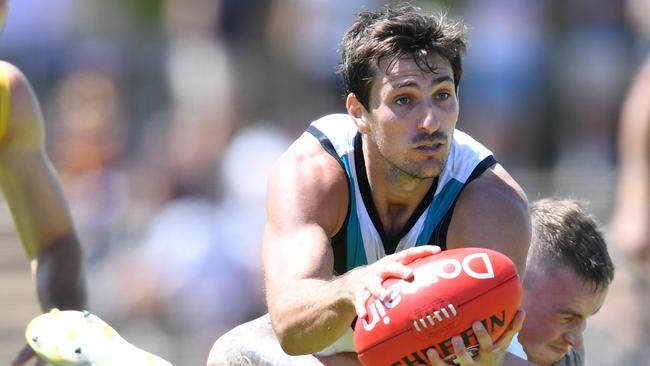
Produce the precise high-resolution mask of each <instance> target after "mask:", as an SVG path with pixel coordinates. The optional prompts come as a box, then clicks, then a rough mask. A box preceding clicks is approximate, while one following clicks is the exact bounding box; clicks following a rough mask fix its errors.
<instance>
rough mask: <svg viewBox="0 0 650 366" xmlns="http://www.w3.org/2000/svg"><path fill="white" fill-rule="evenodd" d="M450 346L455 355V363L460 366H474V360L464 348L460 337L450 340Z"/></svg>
mask: <svg viewBox="0 0 650 366" xmlns="http://www.w3.org/2000/svg"><path fill="white" fill-rule="evenodd" d="M451 345H452V346H453V347H454V353H455V354H456V360H457V362H458V363H459V364H460V365H462V366H471V365H474V360H473V359H472V356H471V355H470V354H469V352H468V351H467V348H465V343H464V342H463V338H462V337H461V336H454V337H452V338H451Z"/></svg>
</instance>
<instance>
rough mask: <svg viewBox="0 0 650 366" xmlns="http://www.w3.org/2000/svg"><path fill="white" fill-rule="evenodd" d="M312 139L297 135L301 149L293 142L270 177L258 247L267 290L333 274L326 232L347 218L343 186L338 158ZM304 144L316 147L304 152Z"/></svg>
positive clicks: (324, 277) (333, 231) (334, 228)
mask: <svg viewBox="0 0 650 366" xmlns="http://www.w3.org/2000/svg"><path fill="white" fill-rule="evenodd" d="M312 143H317V142H315V141H310V140H309V139H308V137H306V136H303V137H301V139H299V144H298V150H299V151H300V152H299V153H298V154H296V152H295V151H292V150H291V149H296V146H292V148H290V152H289V153H288V154H285V155H286V156H283V157H282V158H281V159H280V161H279V162H278V163H277V164H276V167H275V168H274V170H273V173H272V174H271V177H270V179H269V186H268V191H267V224H266V227H265V232H264V241H263V253H262V254H263V263H264V273H265V280H266V285H267V291H269V294H272V293H274V289H284V288H286V287H287V286H288V285H291V283H293V282H294V281H300V280H302V279H323V280H329V279H331V277H332V274H333V264H334V258H333V251H332V248H331V245H330V237H331V236H332V235H333V234H334V233H335V232H336V231H337V230H338V229H339V228H340V225H341V223H342V221H343V220H344V218H345V213H346V210H347V206H346V204H347V190H346V189H345V188H344V187H342V186H341V174H342V173H341V171H340V167H339V166H338V165H337V163H336V161H334V159H333V158H332V157H331V156H329V155H323V154H326V153H320V148H319V147H318V146H313V145H312ZM301 144H302V145H303V146H301ZM304 145H307V146H308V147H307V148H306V150H307V151H310V149H314V150H315V152H313V153H307V154H305V153H303V152H302V151H303V150H305V148H304ZM296 155H297V156H296ZM343 179H344V176H343ZM343 184H345V181H344V180H343Z"/></svg>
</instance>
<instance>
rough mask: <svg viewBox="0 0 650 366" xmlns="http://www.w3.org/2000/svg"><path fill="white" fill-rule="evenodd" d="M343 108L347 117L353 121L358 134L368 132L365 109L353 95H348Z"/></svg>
mask: <svg viewBox="0 0 650 366" xmlns="http://www.w3.org/2000/svg"><path fill="white" fill-rule="evenodd" d="M345 106H346V107H347V110H348V115H350V117H352V119H353V120H354V123H355V124H356V125H357V128H358V129H359V132H362V133H364V132H368V122H367V119H366V118H367V111H366V107H364V106H363V104H362V103H361V101H359V99H358V98H357V96H356V95H355V94H354V93H350V94H348V97H347V98H346V100H345Z"/></svg>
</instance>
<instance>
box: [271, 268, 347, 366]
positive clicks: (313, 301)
mask: <svg viewBox="0 0 650 366" xmlns="http://www.w3.org/2000/svg"><path fill="white" fill-rule="evenodd" d="M347 281H348V279H347V276H342V277H339V278H336V279H333V280H331V281H325V280H318V279H305V280H300V281H296V282H295V283H294V284H293V285H291V286H285V287H284V288H283V290H282V291H281V293H278V294H276V295H277V296H270V297H269V313H270V315H271V321H272V324H273V329H274V331H275V333H276V334H277V336H278V339H279V340H280V343H281V345H282V348H283V349H284V350H285V352H287V353H288V354H291V355H300V354H309V353H314V352H318V351H320V350H322V349H323V348H325V347H327V346H329V345H330V344H332V343H333V342H334V341H336V340H337V339H338V338H339V337H341V336H342V335H343V334H344V333H345V332H346V330H347V329H348V328H349V327H350V325H351V323H352V321H353V319H354V317H355V316H356V313H355V310H354V297H353V294H352V293H351V292H350V290H349V289H350V288H351V287H350V286H348V285H347Z"/></svg>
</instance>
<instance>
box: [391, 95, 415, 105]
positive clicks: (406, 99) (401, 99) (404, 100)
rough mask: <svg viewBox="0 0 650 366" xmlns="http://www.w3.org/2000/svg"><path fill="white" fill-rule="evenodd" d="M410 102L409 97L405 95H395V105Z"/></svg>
mask: <svg viewBox="0 0 650 366" xmlns="http://www.w3.org/2000/svg"><path fill="white" fill-rule="evenodd" d="M410 103H411V98H409V97H406V96H401V97H397V98H396V99H395V104H397V105H407V104H410Z"/></svg>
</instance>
